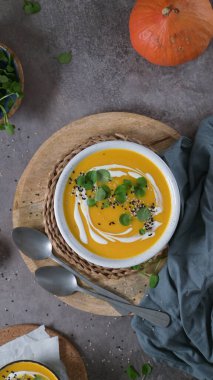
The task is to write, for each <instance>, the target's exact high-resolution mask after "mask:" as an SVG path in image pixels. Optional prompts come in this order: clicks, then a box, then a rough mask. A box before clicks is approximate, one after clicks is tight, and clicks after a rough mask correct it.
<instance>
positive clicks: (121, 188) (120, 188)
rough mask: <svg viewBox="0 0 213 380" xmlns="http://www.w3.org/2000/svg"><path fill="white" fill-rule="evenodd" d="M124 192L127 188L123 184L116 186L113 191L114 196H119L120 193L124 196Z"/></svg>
mask: <svg viewBox="0 0 213 380" xmlns="http://www.w3.org/2000/svg"><path fill="white" fill-rule="evenodd" d="M126 192H127V188H126V185H124V184H122V185H119V186H117V187H116V189H115V194H120V193H124V194H126Z"/></svg>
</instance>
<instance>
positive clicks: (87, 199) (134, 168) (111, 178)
mask: <svg viewBox="0 0 213 380" xmlns="http://www.w3.org/2000/svg"><path fill="white" fill-rule="evenodd" d="M64 213H65V218H66V221H67V224H68V226H69V229H70V231H71V232H72V234H73V235H74V236H75V238H76V239H77V240H78V241H79V242H80V243H81V244H82V245H83V246H85V247H86V248H87V249H88V250H90V251H91V252H93V253H95V254H97V255H100V256H103V257H107V258H109V259H127V258H130V257H132V256H136V255H138V254H141V253H142V252H145V251H146V250H147V249H149V248H150V247H151V246H153V245H154V244H155V243H156V242H157V241H158V240H159V238H160V237H161V236H162V234H163V232H164V231H165V229H166V227H167V225H168V222H169V219H170V213H171V196H170V190H169V187H168V183H167V181H166V179H165V177H164V175H163V174H162V172H161V171H160V170H159V169H158V167H157V166H156V165H155V164H154V163H153V162H152V161H150V160H149V159H147V158H146V157H145V156H143V155H141V154H139V153H135V152H133V151H129V150H126V149H106V150H102V151H99V152H95V153H93V154H91V155H89V156H88V157H86V158H84V159H83V160H82V161H81V162H80V163H79V164H78V165H77V166H76V167H75V169H74V170H73V172H72V173H70V177H69V180H68V182H67V184H66V187H65V191H64Z"/></svg>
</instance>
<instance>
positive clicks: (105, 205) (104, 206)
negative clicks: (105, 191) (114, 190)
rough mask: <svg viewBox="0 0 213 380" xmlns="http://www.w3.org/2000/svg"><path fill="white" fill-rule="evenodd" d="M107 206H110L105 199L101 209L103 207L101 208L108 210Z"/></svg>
mask: <svg viewBox="0 0 213 380" xmlns="http://www.w3.org/2000/svg"><path fill="white" fill-rule="evenodd" d="M109 206H110V204H109V201H108V199H106V200H105V201H104V202H103V203H102V207H103V208H108V207H109Z"/></svg>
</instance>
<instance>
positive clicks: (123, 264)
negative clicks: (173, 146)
mask: <svg viewBox="0 0 213 380" xmlns="http://www.w3.org/2000/svg"><path fill="white" fill-rule="evenodd" d="M106 149H126V150H130V151H131V150H132V151H134V152H136V153H139V154H141V155H144V156H146V157H147V158H148V159H150V160H151V161H153V163H154V164H155V165H156V166H157V167H158V168H159V169H160V170H161V172H162V173H163V175H164V177H165V179H166V181H167V184H168V186H169V189H170V196H171V204H172V208H171V214H170V219H169V222H168V224H167V227H166V229H165V231H164V232H163V234H162V235H161V237H160V238H159V239H158V240H157V242H156V243H155V244H153V245H152V246H151V247H150V248H149V249H147V250H146V251H144V252H142V253H139V254H137V255H135V256H133V257H130V258H127V259H108V258H106V257H103V256H99V255H97V254H95V253H92V252H91V251H90V250H88V249H87V248H85V247H84V246H83V245H82V244H81V243H80V242H79V241H78V240H77V239H76V238H75V236H74V235H73V234H72V233H71V231H70V229H69V227H68V225H67V222H66V219H65V215H64V211H63V197H64V190H65V186H66V184H67V181H68V178H69V176H70V173H71V172H72V171H73V170H74V169H75V167H76V165H77V164H78V163H79V162H80V161H81V160H83V159H84V158H86V157H87V156H89V155H90V154H92V153H95V152H98V151H101V150H106ZM54 212H55V218H56V223H57V226H58V228H59V231H60V233H61V235H62V236H63V238H64V240H65V241H66V243H67V244H68V245H69V246H70V247H71V248H72V249H73V250H74V251H75V252H76V253H77V254H78V255H79V256H80V257H82V258H83V259H85V260H87V261H89V262H91V263H93V264H95V265H99V266H102V267H105V268H128V267H132V266H134V265H138V264H140V263H143V262H145V261H147V260H149V259H151V258H152V257H154V256H155V255H156V254H157V253H159V252H160V251H161V250H162V249H163V248H164V247H165V246H166V245H167V243H168V242H169V240H170V239H171V237H172V235H173V233H174V231H175V229H176V227H177V223H178V219H179V215H180V194H179V189H178V185H177V182H176V180H175V177H174V175H173V173H172V172H171V170H170V168H169V167H168V166H167V165H166V163H165V162H164V161H163V160H162V159H161V158H160V157H159V156H158V155H157V154H156V153H154V152H153V151H152V150H150V149H149V148H147V147H145V146H143V145H140V144H137V143H134V142H129V141H122V140H118V141H104V142H100V143H96V144H93V145H91V146H89V147H88V148H85V149H84V150H82V151H81V152H79V153H78V154H76V156H74V157H73V158H72V159H71V160H70V161H69V162H68V164H67V165H66V166H65V168H64V169H63V171H62V173H61V175H60V177H59V179H58V182H57V185H56V190H55V195H54Z"/></svg>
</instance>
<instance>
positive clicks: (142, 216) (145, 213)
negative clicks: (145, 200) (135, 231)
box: [137, 207, 151, 222]
mask: <svg viewBox="0 0 213 380" xmlns="http://www.w3.org/2000/svg"><path fill="white" fill-rule="evenodd" d="M150 217H151V212H150V211H149V209H148V207H141V208H140V209H139V210H138V212H137V218H138V219H139V220H140V221H141V222H145V221H146V220H149V219H150Z"/></svg>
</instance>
